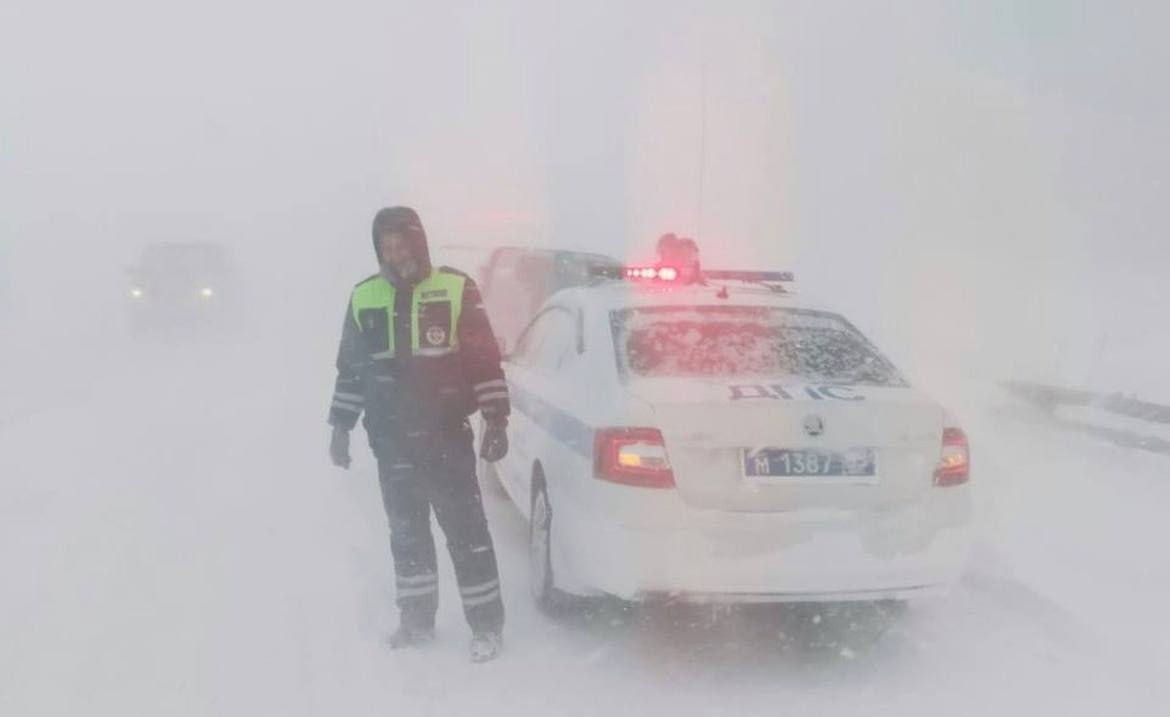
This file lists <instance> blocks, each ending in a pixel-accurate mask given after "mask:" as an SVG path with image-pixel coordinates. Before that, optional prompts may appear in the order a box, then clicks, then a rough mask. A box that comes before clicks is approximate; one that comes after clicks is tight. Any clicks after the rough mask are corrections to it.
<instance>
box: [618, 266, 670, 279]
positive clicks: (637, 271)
mask: <svg viewBox="0 0 1170 717" xmlns="http://www.w3.org/2000/svg"><path fill="white" fill-rule="evenodd" d="M625 274H626V278H627V279H640V280H643V281H678V269H676V268H674V267H673V266H631V267H627V268H626V271H625Z"/></svg>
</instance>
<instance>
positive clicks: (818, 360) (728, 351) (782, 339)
mask: <svg viewBox="0 0 1170 717" xmlns="http://www.w3.org/2000/svg"><path fill="white" fill-rule="evenodd" d="M612 325H613V332H614V341H615V344H616V346H617V353H618V360H619V362H620V363H621V366H622V368H623V371H624V373H626V374H627V375H631V374H632V375H636V376H663V377H664V376H703V377H712V376H725V377H726V376H741V377H742V376H763V377H793V378H800V379H803V380H807V381H815V382H825V383H839V384H862V385H869V386H904V385H905V380H904V379H903V378H902V376H901V375H900V374H899V373H898V370H897V369H895V368H894V367H893V366H892V365H891V364H890V362H889V361H887V360H886V359H885V358H884V357H882V355H881V354H880V353H878V351H877V349H876V348H874V346H873V345H872V344H871V343H870V342H869V341H867V340H866V338H865V337H864V336H862V335H861V334H860V333H859V332H858V331H857V330H856V329H854V328H853V327H852V326H850V325H849V323H848V322H846V321H845V320H844V319H842V318H841V317H839V316H836V315H834V314H829V313H824V312H818V311H808V310H800V309H781V308H768V307H747V306H735V307H722V306H694V307H644V308H636V309H624V310H620V311H615V312H613V316H612Z"/></svg>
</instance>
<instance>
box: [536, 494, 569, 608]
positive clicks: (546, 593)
mask: <svg viewBox="0 0 1170 717" xmlns="http://www.w3.org/2000/svg"><path fill="white" fill-rule="evenodd" d="M531 516H532V519H531V521H530V522H529V525H528V579H529V586H530V589H531V591H532V597H533V599H535V600H536V605H537V607H539V608H540V609H541V610H543V611H544V612H546V613H550V614H556V613H559V612H560V611H562V610H563V609H564V608H565V607H566V605H567V596H566V595H565V593H563V592H561V591H560V590H557V587H556V578H555V576H554V575H553V569H552V521H553V512H552V505H551V504H550V503H549V500H548V489H547V488H545V485H544V480H543V478H541V477H540V476H539V475H538V476H537V478H536V480H534V481H533V485H532V512H531Z"/></svg>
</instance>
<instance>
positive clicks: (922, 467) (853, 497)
mask: <svg viewBox="0 0 1170 717" xmlns="http://www.w3.org/2000/svg"><path fill="white" fill-rule="evenodd" d="M628 388H629V390H630V392H631V393H632V395H633V396H635V397H636V398H639V399H642V400H644V401H646V402H647V403H648V404H650V406H651V407H652V409H653V415H654V422H655V424H656V425H655V426H654V427H655V428H658V429H659V430H661V431H662V434H663V438H664V439H665V443H666V451H667V454H668V456H669V459H670V464H671V466H672V469H673V472H674V478H675V483H676V485H677V490H678V491H679V493H680V494H681V496H682V497H683V499H684V500H685V501H686V502H687V503H688V504H690V505H693V506H695V507H699V508H709V509H722V510H737V511H789V510H798V509H809V508H826V509H846V510H848V509H875V508H882V507H892V506H895V505H899V504H905V503H909V502H912V501H915V500H916V499H919V498H921V497H922V495H923V493H924V492H926V491H929V490H931V488H932V485H933V476H934V470H935V468H936V466H937V464H938V460H939V455H940V447H941V436H942V430H943V422H944V414H943V411H942V409H941V408H940V407H939V406H937V405H936V404H935V403H933V402H932V401H930V400H928V399H927V398H925V397H924V396H923V395H922V394H920V393H918V392H917V391H914V390H912V389H909V388H901V387H899V388H874V387H865V386H841V385H805V384H799V383H782V382H776V381H763V382H759V383H735V382H734V379H733V380H731V381H727V382H717V381H707V380H697V379H680V378H665V379H663V378H650V379H646V378H642V379H633V380H631V381H629V383H628ZM759 449H774V450H773V451H771V452H770V453H771V455H777V454H780V453H785V452H787V451H808V452H809V453H816V454H819V455H821V456H825V455H837V456H845V455H857V454H861V455H869V456H872V461H873V463H872V465H871V466H870V467H866V468H864V469H860V470H859V474H858V475H821V471H820V470H818V471H816V473H815V474H814V473H813V472H812V471H808V473H809V475H786V476H775V475H749V473H750V471H749V470H748V468H747V466H746V464H745V453H746V454H747V456H748V459H750V457H751V456H752V455H760V451H759ZM785 460H786V461H787V459H785ZM789 467H791V466H789ZM871 468H872V470H871ZM766 472H767V471H766ZM825 472H829V471H825ZM832 472H833V473H837V472H838V471H835V470H834V471H832ZM870 472H872V475H868V474H867V473H870Z"/></svg>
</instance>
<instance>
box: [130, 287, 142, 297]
mask: <svg viewBox="0 0 1170 717" xmlns="http://www.w3.org/2000/svg"><path fill="white" fill-rule="evenodd" d="M130 296H131V297H133V298H135V299H141V298H142V289H139V288H138V287H137V286H136V287H134V288H133V289H131V290H130Z"/></svg>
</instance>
